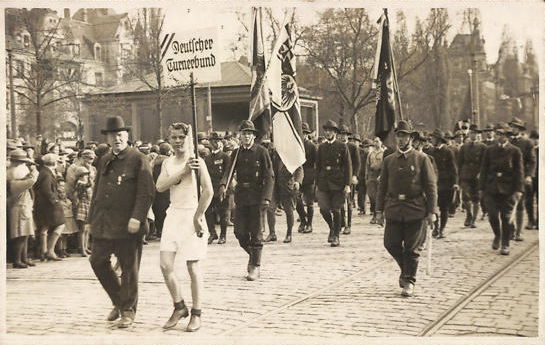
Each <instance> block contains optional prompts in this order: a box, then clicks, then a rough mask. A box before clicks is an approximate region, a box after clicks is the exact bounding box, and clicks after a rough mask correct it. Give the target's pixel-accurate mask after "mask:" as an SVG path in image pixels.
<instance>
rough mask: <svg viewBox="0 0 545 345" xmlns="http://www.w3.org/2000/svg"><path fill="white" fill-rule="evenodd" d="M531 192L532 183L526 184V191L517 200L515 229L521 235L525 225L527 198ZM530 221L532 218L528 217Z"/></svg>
mask: <svg viewBox="0 0 545 345" xmlns="http://www.w3.org/2000/svg"><path fill="white" fill-rule="evenodd" d="M529 194H533V191H532V185H527V184H525V185H524V192H523V193H522V197H521V199H520V200H519V201H518V202H517V205H516V213H515V230H516V234H517V236H518V235H520V232H521V230H522V227H523V225H524V209H525V208H526V205H527V203H526V199H527V198H528V195H529ZM528 221H530V219H529V218H528Z"/></svg>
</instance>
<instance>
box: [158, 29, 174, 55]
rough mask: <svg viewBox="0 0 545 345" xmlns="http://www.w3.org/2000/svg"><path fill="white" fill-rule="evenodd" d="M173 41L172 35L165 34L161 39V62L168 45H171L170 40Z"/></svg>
mask: <svg viewBox="0 0 545 345" xmlns="http://www.w3.org/2000/svg"><path fill="white" fill-rule="evenodd" d="M173 39H174V33H169V34H165V37H163V40H162V41H161V48H160V49H161V61H163V58H164V57H165V55H166V53H167V51H168V48H170V44H171V43H172V40H173Z"/></svg>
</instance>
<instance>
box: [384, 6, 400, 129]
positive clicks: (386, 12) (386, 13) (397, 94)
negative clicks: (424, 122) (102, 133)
mask: <svg viewBox="0 0 545 345" xmlns="http://www.w3.org/2000/svg"><path fill="white" fill-rule="evenodd" d="M384 15H385V16H386V20H387V22H388V36H389V37H388V43H389V45H390V46H389V47H388V48H389V49H390V57H391V60H392V74H393V75H394V93H395V94H396V98H397V105H398V108H399V119H400V120H405V117H404V116H403V107H402V106H401V96H400V94H399V84H398V83H397V73H396V67H395V66H396V63H395V60H394V51H393V49H392V40H391V39H390V37H391V35H390V20H389V19H388V9H386V8H385V9H384Z"/></svg>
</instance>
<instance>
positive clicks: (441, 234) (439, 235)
mask: <svg viewBox="0 0 545 345" xmlns="http://www.w3.org/2000/svg"><path fill="white" fill-rule="evenodd" d="M445 237H447V236H445V234H444V233H443V231H442V230H441V231H439V234H438V235H437V239H440V238H445Z"/></svg>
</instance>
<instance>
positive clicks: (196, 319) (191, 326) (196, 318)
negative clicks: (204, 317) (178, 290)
mask: <svg viewBox="0 0 545 345" xmlns="http://www.w3.org/2000/svg"><path fill="white" fill-rule="evenodd" d="M199 328H201V317H200V315H191V319H189V323H188V324H187V328H186V331H187V332H196V331H198V330H199Z"/></svg>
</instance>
